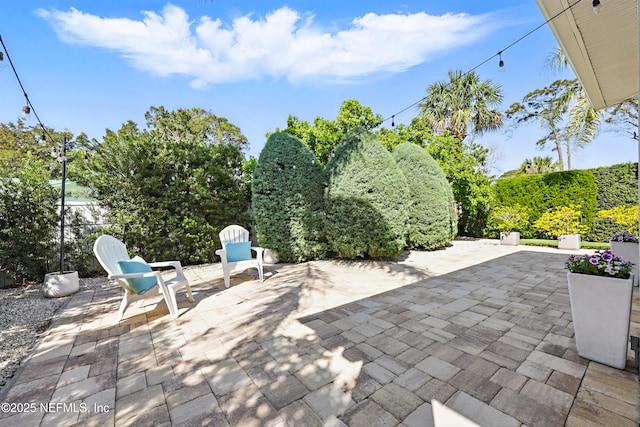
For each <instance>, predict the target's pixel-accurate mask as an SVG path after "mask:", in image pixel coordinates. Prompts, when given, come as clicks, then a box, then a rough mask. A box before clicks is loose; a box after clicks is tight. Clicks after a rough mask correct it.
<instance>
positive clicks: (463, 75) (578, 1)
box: [367, 0, 600, 130]
mask: <svg viewBox="0 0 640 427" xmlns="http://www.w3.org/2000/svg"><path fill="white" fill-rule="evenodd" d="M581 1H582V0H576V1H575V2H573V3H571V4H569V6H567V7H566V8H564V9H563V10H561V11H560V12H558V13H556V14H555V15H553V16H552V17H551V18H549V19H547V20H546V21H544V22H543V23H542V24H540V25H538V26H537V27H535V28H534V29H532V30H531V31H529V32H528V33H526V34H525V35H523V36H521V37H520V38H518V39H517V40H516V41H514V42H512V43H510V44H509V45H507V46H506V47H505V48H503V49H502V50H500V51H499V52H498V53H496V54H495V55H492V56H491V57H489V58H487V59H485V60H484V61H482V62H481V63H479V64H478V65H476V66H475V67H473V68H471V69H469V70H468V71H466V72H465V73H463V74H462V76H461V77H465V76H467V75H468V74H470V73H471V72H473V71H475V70H477V69H478V68H480V67H481V66H483V65H484V64H486V63H487V62H489V61H491V60H493V59H494V58H495V57H498V58H499V62H498V66H499V67H500V68H503V67H504V61H503V60H502V54H503V53H504V51H506V50H507V49H510V48H512V47H513V46H515V45H516V44H518V43H520V42H521V41H522V40H524V39H526V38H527V37H529V36H530V35H532V34H533V33H535V32H536V31H538V30H540V29H541V28H542V27H545V26H546V25H547V24H548V23H549V22H551V21H553V20H554V19H556V18H557V17H558V16H560V15H562V14H564V13H566V12H567V11H569V10H571V9H572V8H573V7H574V6H576V5H577V4H578V3H580V2H581ZM596 3H597V5H596ZM596 6H597V7H599V6H600V0H594V1H593V7H594V10H595V8H596ZM450 85H451V82H450V83H447V84H446V85H445V87H447V86H450ZM426 98H427V97H426V96H423V97H422V98H420V99H419V100H418V101H416V102H414V103H413V104H411V105H409V106H407V107H405V108H403V109H402V110H400V111H398V112H396V113H395V114H392V115H391V116H390V117H387V118H386V119H384V120H382V122H380V124H378V125H376V126H373V127H371V128H369V129H367V130H371V129H374V128H376V127H378V126H380V125H381V124H382V123H384V122H386V121H389V120H391V121H392V124H391V126H395V117H396V116H397V115H399V114H402V113H404V112H405V111H407V110H409V109H410V108H413V107H415V106H417V105H419V104H420V103H421V102H422V101H424V100H425V99H426Z"/></svg>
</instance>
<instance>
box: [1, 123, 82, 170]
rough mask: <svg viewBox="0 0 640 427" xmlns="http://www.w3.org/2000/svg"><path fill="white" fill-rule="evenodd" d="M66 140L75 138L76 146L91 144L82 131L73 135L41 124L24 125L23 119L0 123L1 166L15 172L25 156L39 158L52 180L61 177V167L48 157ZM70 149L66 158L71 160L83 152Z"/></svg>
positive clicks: (22, 163) (23, 161)
mask: <svg viewBox="0 0 640 427" xmlns="http://www.w3.org/2000/svg"><path fill="white" fill-rule="evenodd" d="M63 137H64V138H66V139H67V140H68V141H72V140H74V141H76V142H77V144H76V146H77V148H78V149H82V148H85V147H88V146H90V142H89V140H88V138H87V135H86V134H84V133H81V134H79V135H78V136H75V137H74V135H73V134H72V133H71V132H68V131H63V132H58V131H56V130H54V129H52V128H45V129H44V130H43V128H42V127H41V126H40V125H36V126H25V124H24V122H23V121H22V120H20V119H19V120H18V121H17V123H15V124H14V123H12V122H9V123H7V124H5V123H0V167H2V168H3V169H4V170H5V171H7V172H8V171H17V170H18V169H20V168H21V167H23V166H24V165H25V162H26V159H27V156H31V157H30V158H31V159H32V160H33V159H38V160H40V161H41V162H43V164H44V165H46V166H49V175H50V178H51V179H60V176H61V166H60V163H59V162H56V161H55V159H54V158H52V157H51V153H52V150H54V149H55V150H60V149H61V147H62V138H63ZM77 151H78V150H73V151H71V152H69V153H68V155H67V158H68V159H69V160H73V159H75V158H76V157H82V156H83V154H80V153H78V152H77Z"/></svg>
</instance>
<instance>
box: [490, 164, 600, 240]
mask: <svg viewBox="0 0 640 427" xmlns="http://www.w3.org/2000/svg"><path fill="white" fill-rule="evenodd" d="M494 191H495V199H496V202H497V205H498V206H513V205H515V204H519V205H521V206H523V207H525V208H526V209H527V211H528V213H529V220H530V221H531V222H532V223H534V222H535V221H536V220H537V219H538V218H540V216H542V215H543V214H544V213H545V212H547V211H548V210H549V209H551V208H555V207H560V206H569V205H571V204H575V205H580V209H581V212H582V224H583V225H584V226H586V227H587V229H588V230H589V229H591V228H592V227H593V225H594V223H595V219H596V212H597V201H596V196H597V192H598V189H597V187H596V184H595V178H594V175H593V173H592V172H591V171H588V170H572V171H564V172H553V173H548V174H544V175H538V174H534V175H522V176H518V177H515V178H505V179H500V180H498V182H497V183H496V185H495V186H494ZM525 237H533V236H525Z"/></svg>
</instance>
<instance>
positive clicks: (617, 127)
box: [605, 99, 638, 140]
mask: <svg viewBox="0 0 640 427" xmlns="http://www.w3.org/2000/svg"><path fill="white" fill-rule="evenodd" d="M605 116H606V118H605V123H606V124H607V125H609V126H610V127H611V128H612V129H613V130H614V132H618V133H622V134H625V135H627V136H629V137H630V138H632V139H636V140H637V139H638V100H637V99H628V100H626V101H623V102H621V103H620V104H618V105H615V106H613V107H611V108H609V109H607V111H606V113H605Z"/></svg>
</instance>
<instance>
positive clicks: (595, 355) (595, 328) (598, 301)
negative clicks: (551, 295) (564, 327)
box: [567, 272, 633, 369]
mask: <svg viewBox="0 0 640 427" xmlns="http://www.w3.org/2000/svg"><path fill="white" fill-rule="evenodd" d="M567 282H568V284H569V298H570V300H571V316H572V318H573V329H574V331H575V338H576V348H577V350H578V355H580V356H581V357H584V358H585V359H589V360H593V361H595V362H599V363H602V364H605V365H609V366H612V367H614V368H617V369H624V367H625V365H626V363H627V350H628V348H629V320H630V317H631V295H632V291H633V288H632V282H633V278H632V277H630V278H628V279H615V278H612V277H602V276H592V275H589V274H578V273H571V272H568V273H567Z"/></svg>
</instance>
